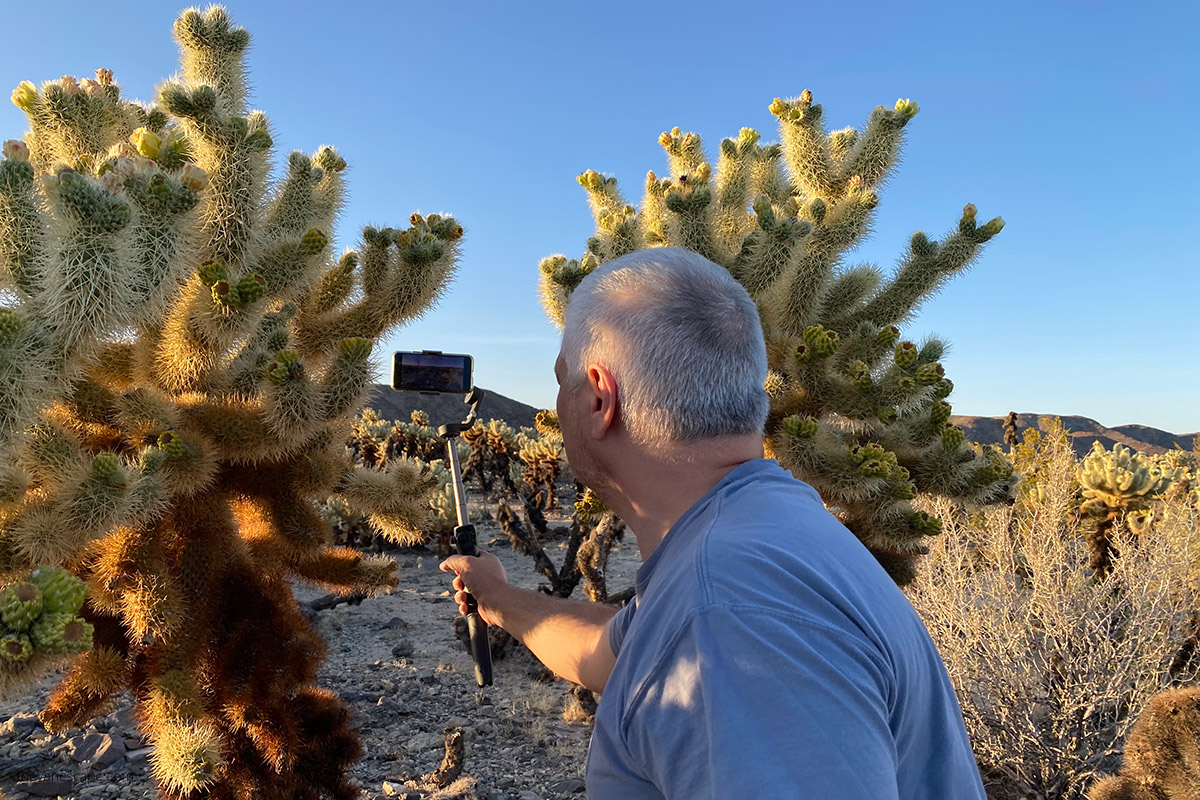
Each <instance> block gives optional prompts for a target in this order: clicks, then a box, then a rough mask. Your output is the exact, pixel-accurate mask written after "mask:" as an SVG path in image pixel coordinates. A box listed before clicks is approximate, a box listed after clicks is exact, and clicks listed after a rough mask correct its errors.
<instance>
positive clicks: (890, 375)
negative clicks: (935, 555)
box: [541, 91, 1015, 583]
mask: <svg viewBox="0 0 1200 800" xmlns="http://www.w3.org/2000/svg"><path fill="white" fill-rule="evenodd" d="M770 110H771V112H772V113H773V114H774V115H775V116H776V117H777V118H778V119H779V127H780V136H781V142H780V143H778V144H764V143H762V142H760V136H759V133H758V132H757V131H754V130H752V129H750V128H743V129H742V130H741V132H740V133H739V134H738V136H737V137H735V138H730V139H725V140H723V141H722V142H721V144H720V148H719V154H718V158H717V161H716V164H715V166H714V164H713V162H712V161H711V159H710V158H709V156H708V155H707V154H706V152H705V151H704V149H703V147H702V146H701V142H700V137H698V136H697V135H696V134H694V133H684V132H682V131H681V130H680V129H679V128H675V129H673V130H671V131H669V132H666V133H663V134H662V136H661V137H660V138H659V143H660V144H662V146H663V147H664V149H665V150H666V152H667V159H668V162H669V171H670V176H669V177H666V178H659V177H658V176H657V175H655V174H654V173H653V172H651V173H649V174H648V175H647V177H646V185H645V193H644V195H643V199H642V204H641V207H640V208H635V207H633V206H632V205H629V204H628V203H627V202H626V200H625V198H624V196H623V195H622V193H621V192H620V190H619V188H618V186H617V182H616V179H614V178H610V177H605V176H603V175H600V174H599V173H597V172H594V171H591V170H589V171H587V172H585V173H583V174H582V175H581V176H580V177H579V182H580V184H582V185H583V187H584V189H585V190H586V191H587V194H588V200H589V202H590V204H591V207H592V212H593V216H594V217H595V222H596V234H595V236H593V237H592V238H591V239H589V240H588V244H587V253H586V254H585V255H584V256H583V257H582V258H580V259H568V258H566V257H564V256H551V257H549V258H546V259H544V260H543V261H542V263H541V273H542V283H541V289H542V299H543V304H544V306H545V308H546V310H547V312H548V313H549V315H550V316H551V318H552V319H553V320H554V321H555V322H556V323H558V324H559V325H560V326H561V325H562V322H563V314H564V311H565V309H566V305H567V302H568V300H569V297H570V293H571V291H572V290H573V289H574V288H575V286H577V285H578V283H579V281H580V280H581V279H582V278H583V277H584V276H585V275H586V274H587V273H589V272H590V271H591V270H592V269H594V268H595V267H596V266H597V265H599V264H601V263H603V262H606V261H609V260H611V259H613V258H616V257H618V256H621V255H624V254H626V253H629V252H631V251H633V250H637V249H640V248H644V247H657V246H663V245H672V246H679V247H684V248H687V249H689V250H693V251H695V252H697V253H700V254H701V255H703V256H706V257H708V258H710V259H712V260H713V261H715V262H717V263H718V264H721V265H722V266H724V267H726V268H727V269H728V270H729V271H730V273H731V274H733V276H734V277H735V278H737V279H738V280H739V281H740V282H741V283H742V285H744V286H745V287H746V289H747V290H748V291H749V292H750V295H751V296H752V297H753V298H754V299H755V301H756V302H757V304H758V307H759V311H760V315H761V317H762V323H763V331H764V334H765V337H766V341H767V353H768V360H769V364H770V373H769V375H768V379H767V384H766V388H767V390H768V392H769V394H770V395H771V414H770V418H769V420H768V423H767V430H766V431H765V433H766V439H767V442H768V447H769V450H770V451H771V453H772V454H773V455H775V456H776V457H777V458H778V459H779V460H780V462H781V463H782V464H783V465H784V466H786V467H787V468H789V469H790V470H791V471H792V472H793V473H794V474H795V475H796V476H797V477H799V478H801V479H802V480H805V481H807V482H808V483H810V484H812V485H813V486H814V487H815V488H817V489H818V490H819V491H820V493H821V496H822V497H823V498H824V499H825V501H826V503H828V504H829V506H830V507H831V508H832V509H833V510H834V511H835V513H837V515H838V516H839V517H840V518H841V520H842V521H843V522H845V523H846V525H847V526H848V527H849V528H850V529H851V530H853V531H854V532H855V533H856V534H857V535H858V536H859V538H860V539H861V540H862V541H863V542H864V543H865V544H866V545H867V547H868V548H870V550H871V551H872V552H873V553H874V554H875V556H876V557H877V558H878V559H879V561H880V562H881V563H882V564H883V565H884V567H885V568H886V569H887V570H888V572H889V573H890V574H891V575H892V577H893V578H895V579H896V580H897V581H898V582H900V583H905V582H907V581H909V580H911V578H912V576H913V575H914V564H915V559H916V557H917V556H918V555H919V554H921V553H924V552H926V550H927V549H926V547H925V545H924V544H922V540H923V539H924V538H925V537H926V536H929V535H933V534H936V533H938V531H939V530H940V527H941V526H940V522H939V520H937V519H934V518H931V517H930V516H928V515H927V514H925V513H922V512H918V511H915V510H914V509H913V508H912V506H911V505H910V503H909V501H910V500H911V499H912V498H914V497H915V496H916V494H917V493H918V492H928V493H932V494H938V495H944V496H948V497H952V498H957V499H961V500H964V501H969V502H976V503H987V502H993V501H997V500H1002V499H1006V498H1008V497H1009V496H1010V495H1011V492H1012V487H1013V484H1014V482H1015V480H1014V477H1013V474H1012V470H1011V468H1010V466H1009V464H1008V462H1007V460H1006V459H1005V458H1004V457H1003V456H1002V455H1001V454H1000V453H999V451H998V450H997V449H987V450H981V451H977V450H976V449H974V448H972V447H971V446H970V445H969V443H967V442H966V441H965V440H964V436H963V433H962V431H961V430H959V429H958V428H955V427H953V426H952V425H951V424H950V421H949V420H950V405H949V404H948V403H947V402H946V398H947V397H948V396H949V395H950V392H951V390H952V388H953V387H952V385H951V383H950V381H949V380H948V379H947V378H946V377H945V375H944V373H943V370H942V366H941V364H940V363H939V362H940V360H941V358H942V354H943V353H944V351H945V345H944V344H943V343H942V342H941V341H939V340H937V339H928V340H926V341H925V342H924V343H922V344H920V345H917V344H914V343H912V342H909V341H903V340H901V338H900V330H899V328H898V327H897V326H898V325H900V324H901V323H903V322H905V321H907V320H908V319H910V318H911V317H912V316H913V315H914V314H915V313H916V311H917V309H918V307H919V306H920V304H921V302H922V301H924V300H925V299H926V298H928V297H929V296H930V295H932V294H933V293H934V292H936V291H937V290H938V289H939V288H940V287H941V286H942V285H943V284H944V283H945V282H946V281H947V280H948V279H949V278H950V277H952V276H953V275H955V274H958V273H960V272H962V271H963V270H965V269H966V268H967V267H968V266H969V265H970V263H971V262H972V261H973V260H974V259H975V257H976V256H977V255H978V253H979V251H980V248H981V246H982V245H983V244H984V243H985V242H987V241H988V240H989V239H991V238H992V237H993V236H995V235H996V234H997V233H999V231H1000V230H1001V228H1003V227H1004V221H1003V220H1002V219H1000V218H999V217H997V218H995V219H992V220H991V221H989V222H986V223H982V224H981V223H980V222H978V221H977V219H976V209H975V206H973V205H967V206H966V207H965V208H964V209H963V212H962V214H961V216H960V218H959V220H958V223H957V225H956V226H955V227H954V228H953V230H951V231H950V232H949V233H947V234H946V235H944V236H942V237H941V238H940V239H937V240H934V239H931V238H930V237H929V236H927V235H926V234H924V233H920V232H918V233H916V234H914V235H913V236H912V239H911V241H910V242H909V245H908V248H907V250H906V252H905V253H904V254H903V256H902V257H901V259H900V263H899V265H898V266H897V268H896V270H895V272H894V273H893V274H891V275H885V274H884V273H883V271H882V270H880V269H879V268H878V267H876V266H874V265H870V264H850V263H847V262H846V257H847V254H848V253H849V252H850V251H851V250H853V249H854V247H856V246H857V245H859V244H860V243H861V242H862V240H863V238H864V237H865V236H866V234H867V232H868V230H869V227H870V223H871V219H872V216H873V215H874V211H875V207H876V206H877V204H878V202H879V195H878V191H879V189H880V187H881V186H882V185H883V184H884V182H885V181H886V180H887V178H888V175H889V173H890V172H891V170H892V168H893V167H894V166H895V164H896V162H897V159H898V156H899V153H900V147H901V144H902V139H903V132H904V128H905V126H906V125H907V124H908V122H909V121H910V120H911V119H912V118H913V116H915V115H916V113H917V110H918V109H917V104H916V103H913V102H911V101H909V100H901V101H898V102H897V103H896V105H895V107H894V108H891V109H888V108H884V107H882V106H880V107H879V108H877V109H875V111H874V112H872V114H871V116H870V117H869V119H868V120H867V123H866V125H865V126H864V128H863V129H862V130H855V129H853V128H848V129H845V130H840V131H834V132H832V133H828V132H826V130H825V125H824V120H823V118H822V108H821V106H820V105H816V104H814V103H813V101H812V93H811V92H808V91H806V92H804V93H803V94H802V95H801V96H800V98H798V99H795V100H788V101H784V100H779V99H776V100H775V102H774V103H772V104H771V107H770Z"/></svg>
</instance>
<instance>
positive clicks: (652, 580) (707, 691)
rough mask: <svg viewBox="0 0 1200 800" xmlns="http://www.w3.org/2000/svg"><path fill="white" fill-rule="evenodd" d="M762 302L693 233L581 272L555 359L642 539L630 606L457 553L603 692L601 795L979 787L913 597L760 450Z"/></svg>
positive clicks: (586, 467)
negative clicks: (684, 242) (544, 589)
mask: <svg viewBox="0 0 1200 800" xmlns="http://www.w3.org/2000/svg"><path fill="white" fill-rule="evenodd" d="M766 372H767V364H766V352H765V347H764V344H763V338H762V330H761V327H760V324H759V319H758V314H757V311H756V309H755V306H754V303H753V301H752V300H751V299H750V297H749V295H747V294H746V292H745V290H744V289H743V288H742V287H741V286H740V285H739V284H738V283H737V282H736V281H735V280H733V278H732V277H730V275H729V273H728V272H727V271H725V270H724V269H722V268H721V267H719V266H717V265H716V264H713V263H712V262H710V261H708V260H706V259H704V258H702V257H700V256H698V255H696V254H694V253H690V252H687V251H684V250H679V249H675V248H662V249H654V250H644V251H640V252H636V253H631V254H629V255H627V256H624V257H622V258H619V259H616V260H614V261H611V262H609V263H607V264H605V265H603V266H602V267H600V268H599V269H597V270H596V271H595V272H593V273H592V274H591V275H589V276H588V277H587V278H585V279H584V280H583V282H582V283H580V285H579V287H578V288H577V289H576V290H575V292H574V293H573V294H572V295H571V301H570V305H569V306H568V309H567V318H566V328H565V330H564V332H563V341H562V350H561V353H560V355H559V358H558V362H557V364H556V365H555V374H556V375H557V377H558V381H559V394H558V419H559V423H560V425H561V426H562V433H563V444H564V445H565V447H566V451H567V456H568V458H569V460H570V463H571V468H572V470H573V471H574V472H575V475H576V476H577V477H578V478H579V480H580V481H582V482H583V483H585V484H587V485H588V486H590V487H591V488H592V489H593V490H594V491H595V492H596V494H597V495H598V496H599V497H600V498H601V499H602V500H603V501H604V503H605V504H606V505H607V506H608V507H609V508H610V509H612V510H613V511H614V512H616V513H617V514H618V515H620V517H621V519H623V520H624V521H625V522H626V523H627V524H628V526H629V528H630V529H631V530H632V531H633V532H634V534H635V535H636V536H637V543H638V548H639V550H640V551H641V555H642V559H643V562H644V563H643V565H642V567H641V568H640V569H639V571H638V575H637V580H636V591H637V596H636V599H635V601H634V602H633V603H631V604H629V605H628V606H626V607H625V608H624V609H622V610H621V611H620V612H614V611H613V609H612V608H610V607H607V606H604V605H600V604H592V603H586V602H577V601H568V600H561V599H558V598H553V597H550V596H548V595H545V594H541V593H539V592H534V591H527V590H522V589H517V588H514V587H512V586H510V585H509V584H508V583H507V580H506V577H505V573H504V569H503V567H502V566H501V565H500V562H499V561H498V560H497V559H496V558H495V557H494V556H491V555H490V554H486V553H485V554H484V555H482V556H480V557H479V558H463V557H452V558H449V559H447V560H446V561H445V562H444V563H443V564H442V569H443V570H446V571H447V572H450V571H453V572H456V573H457V575H456V577H455V579H454V587H455V589H456V590H457V591H458V594H457V600H458V602H459V604H460V607H462V604H463V602H464V594H463V592H464V589H465V590H469V591H470V593H471V594H473V595H474V596H475V598H476V600H477V601H478V603H479V610H480V612H481V613H482V615H483V617H484V619H486V620H487V621H488V622H489V623H491V624H494V625H499V626H501V627H503V628H504V629H505V630H507V631H508V632H509V633H511V634H513V635H514V636H516V637H517V638H518V639H520V640H521V641H522V642H524V643H525V644H526V645H527V646H528V647H529V649H530V650H532V651H533V653H534V654H535V655H537V657H538V658H540V659H541V660H542V661H543V662H544V663H545V664H546V666H548V667H549V668H550V669H552V670H554V672H556V673H557V674H558V675H560V676H562V677H563V678H566V679H567V680H570V681H574V682H576V683H580V684H583V685H584V686H586V687H588V688H590V689H593V690H595V691H598V692H602V693H603V694H602V697H601V700H600V705H599V708H598V710H597V712H596V724H595V730H594V732H593V736H592V743H591V747H590V750H589V753H588V765H587V788H588V795H589V797H591V798H592V800H642V799H643V798H645V800H651V798H655V799H657V798H688V800H692V799H694V798H741V797H754V798H821V800H848V799H849V798H855V800H857V799H858V798H862V799H863V800H867V799H868V798H869V800H886V799H887V798H898V799H902V800H916V798H946V799H947V800H982V799H983V798H984V794H983V788H982V785H981V782H980V778H979V772H978V770H977V768H976V765H975V761H974V757H973V755H972V753H971V748H970V744H969V742H968V741H967V736H966V731H965V730H964V727H963V721H962V715H961V712H960V710H959V706H958V702H957V700H956V698H955V696H954V693H953V690H952V689H951V686H950V682H949V679H948V677H947V675H946V671H945V667H944V666H943V665H942V662H941V659H940V658H939V656H938V654H937V651H936V649H935V648H934V645H933V642H932V641H931V640H930V638H929V635H928V633H927V632H926V630H925V627H924V625H923V624H922V623H921V621H920V619H919V618H918V617H917V615H916V613H915V612H914V611H913V608H912V606H911V605H910V604H909V603H908V601H907V599H906V598H905V597H904V595H903V594H902V593H901V592H900V590H899V589H898V588H897V587H896V586H895V584H894V583H893V582H892V580H891V579H890V578H889V577H888V576H887V574H886V573H885V572H884V571H883V569H882V568H881V567H880V566H879V565H878V564H877V563H876V562H875V559H874V558H873V557H872V556H871V555H870V554H869V553H868V552H867V550H866V548H864V547H863V546H862V544H860V543H859V541H858V540H857V539H856V538H855V537H854V535H853V534H851V533H850V532H849V531H848V530H846V528H845V527H843V526H842V525H841V524H840V523H838V522H837V521H836V520H835V519H834V518H833V517H832V516H831V515H830V514H829V513H828V512H827V511H826V510H825V508H824V506H823V505H822V503H821V500H820V498H819V497H818V496H817V494H816V492H815V491H814V490H813V489H812V488H811V487H809V486H808V485H806V484H804V483H801V482H799V481H797V480H795V479H794V478H793V477H792V476H791V475H790V474H789V473H787V472H786V471H784V470H783V469H781V468H780V467H779V465H778V464H777V463H776V462H774V461H771V460H766V459H763V457H762V455H763V449H762V430H763V426H764V423H765V421H766V416H767V405H768V400H767V396H766V393H765V392H764V391H763V388H762V387H763V380H764V378H765V377H766Z"/></svg>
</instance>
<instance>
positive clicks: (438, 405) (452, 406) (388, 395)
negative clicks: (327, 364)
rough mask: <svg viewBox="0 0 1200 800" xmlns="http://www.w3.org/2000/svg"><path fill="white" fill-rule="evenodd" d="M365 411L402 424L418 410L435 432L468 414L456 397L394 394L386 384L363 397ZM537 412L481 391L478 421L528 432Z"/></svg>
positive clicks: (460, 399) (457, 395)
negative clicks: (496, 422) (492, 421)
mask: <svg viewBox="0 0 1200 800" xmlns="http://www.w3.org/2000/svg"><path fill="white" fill-rule="evenodd" d="M480 388H482V387H480ZM367 407H368V408H373V409H375V411H376V413H378V414H379V416H380V417H381V418H383V419H391V420H401V421H403V422H408V420H409V419H410V418H411V417H412V412H413V411H416V410H418V409H420V410H421V411H424V412H425V413H427V414H428V415H429V424H430V425H432V426H433V427H435V428H436V427H437V426H439V425H445V424H446V423H447V422H462V421H463V420H464V419H466V416H467V414H468V413H469V412H470V409H469V408H468V407H467V405H466V403H464V402H463V396H462V395H460V394H432V395H430V394H419V393H417V392H397V391H396V390H394V389H393V388H392V387H391V386H389V385H388V384H386V383H377V384H375V386H374V388H372V389H371V393H370V395H368V397H367ZM539 410H540V409H537V408H534V407H533V406H528V405H525V404H524V403H522V402H519V401H517V400H513V399H512V398H509V397H505V396H504V395H502V394H498V393H497V392H490V391H488V390H487V389H483V402H481V403H480V404H479V418H480V419H482V420H484V421H486V420H489V419H502V420H504V421H505V422H507V423H508V424H509V425H511V426H512V427H514V428H520V427H527V428H532V427H533V418H534V416H535V415H536V414H537V412H538V411H539Z"/></svg>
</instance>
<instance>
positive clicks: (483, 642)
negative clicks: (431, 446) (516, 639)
mask: <svg viewBox="0 0 1200 800" xmlns="http://www.w3.org/2000/svg"><path fill="white" fill-rule="evenodd" d="M482 399H483V390H481V389H478V388H476V389H472V390H471V393H470V394H469V395H467V398H466V402H467V403H470V404H471V413H470V414H469V415H468V416H467V418H466V419H465V420H464V421H463V422H461V423H451V424H449V425H442V426H441V427H440V428H438V433H439V434H441V435H442V438H444V439H445V440H446V453H447V456H448V459H449V462H450V478H451V483H452V485H453V486H454V508H455V511H456V512H457V514H458V527H456V528H455V529H454V547H455V549H457V550H458V554H459V555H461V556H472V557H475V556H478V555H479V548H478V546H477V544H476V539H475V526H474V525H472V524H471V522H470V518H469V516H468V510H467V493H466V491H465V490H464V488H463V481H462V473H461V470H460V469H459V466H458V448H457V447H456V446H455V441H454V440H455V439H457V438H458V434H459V433H461V432H462V431H465V430H467V429H468V428H470V427H471V426H472V425H474V424H475V415H476V411H477V409H478V406H479V402H480V401H481V400H482ZM466 606H467V633H469V634H470V637H471V657H472V658H473V659H474V661H475V683H476V684H477V685H478V686H479V687H480V688H483V687H484V686H491V685H492V648H491V644H490V643H489V642H488V625H487V623H486V622H484V621H483V617H481V616H479V605H478V603H476V602H475V598H474V597H472V596H471V595H470V594H467V598H466Z"/></svg>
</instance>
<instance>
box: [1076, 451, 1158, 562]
mask: <svg viewBox="0 0 1200 800" xmlns="http://www.w3.org/2000/svg"><path fill="white" fill-rule="evenodd" d="M1174 475H1175V470H1173V469H1172V470H1171V471H1170V472H1168V473H1164V472H1163V469H1162V467H1161V466H1160V465H1158V464H1156V463H1155V462H1154V461H1152V460H1151V459H1149V458H1147V457H1146V456H1143V455H1142V454H1141V453H1138V452H1136V451H1134V450H1130V449H1129V448H1128V447H1125V446H1123V445H1119V444H1116V445H1113V449H1112V452H1111V453H1110V452H1109V451H1107V450H1105V449H1104V447H1103V446H1102V445H1101V444H1100V443H1099V442H1095V443H1094V444H1093V445H1092V451H1091V452H1090V453H1088V454H1087V455H1086V456H1085V457H1084V459H1083V463H1082V464H1080V466H1079V476H1078V477H1079V483H1080V486H1081V487H1082V488H1083V498H1084V499H1083V504H1082V505H1081V506H1080V510H1081V511H1082V512H1083V513H1084V514H1086V515H1088V516H1091V517H1094V518H1095V520H1096V528H1095V531H1094V532H1093V533H1092V534H1091V535H1090V536H1089V537H1088V544H1089V546H1090V547H1091V553H1092V556H1091V564H1090V566H1091V568H1092V569H1094V570H1096V572H1097V573H1098V574H1099V575H1104V574H1105V573H1107V572H1108V570H1109V569H1110V568H1111V566H1112V559H1113V557H1114V556H1115V555H1116V553H1115V551H1114V549H1113V546H1112V529H1113V526H1114V525H1115V524H1116V523H1117V522H1118V521H1119V520H1124V521H1125V522H1126V523H1128V524H1129V526H1130V528H1131V529H1133V530H1134V531H1135V532H1140V531H1142V530H1144V529H1145V528H1146V527H1147V525H1148V522H1149V517H1148V515H1149V512H1150V501H1151V500H1152V499H1153V498H1154V497H1156V496H1157V495H1159V494H1161V493H1162V492H1163V490H1164V489H1166V488H1167V487H1168V486H1169V485H1170V483H1171V479H1172V477H1174Z"/></svg>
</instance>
